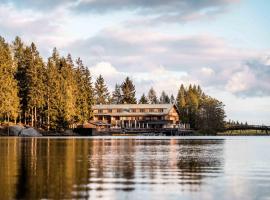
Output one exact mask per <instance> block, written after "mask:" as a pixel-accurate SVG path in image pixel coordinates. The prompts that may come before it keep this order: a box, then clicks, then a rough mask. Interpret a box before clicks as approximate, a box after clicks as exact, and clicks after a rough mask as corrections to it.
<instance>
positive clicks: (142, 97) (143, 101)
mask: <svg viewBox="0 0 270 200" xmlns="http://www.w3.org/2000/svg"><path fill="white" fill-rule="evenodd" d="M139 104H148V99H147V97H146V96H145V94H144V93H143V94H142V96H141V98H140V100H139Z"/></svg>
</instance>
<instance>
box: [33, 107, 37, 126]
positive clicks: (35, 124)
mask: <svg viewBox="0 0 270 200" xmlns="http://www.w3.org/2000/svg"><path fill="white" fill-rule="evenodd" d="M34 126H35V127H37V107H36V106H35V116H34Z"/></svg>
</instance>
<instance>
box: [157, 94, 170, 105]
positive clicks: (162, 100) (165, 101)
mask: <svg viewBox="0 0 270 200" xmlns="http://www.w3.org/2000/svg"><path fill="white" fill-rule="evenodd" d="M170 102H171V100H170V97H169V96H168V95H167V94H166V93H165V91H162V92H161V95H160V98H159V103H160V104H168V103H170Z"/></svg>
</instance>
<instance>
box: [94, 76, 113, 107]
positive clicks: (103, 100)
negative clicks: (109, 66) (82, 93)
mask: <svg viewBox="0 0 270 200" xmlns="http://www.w3.org/2000/svg"><path fill="white" fill-rule="evenodd" d="M109 99H110V93H109V91H108V88H107V86H106V84H105V81H104V78H103V77H102V76H101V75H99V76H98V77H97V79H96V82H95V103H96V104H107V103H108V102H109Z"/></svg>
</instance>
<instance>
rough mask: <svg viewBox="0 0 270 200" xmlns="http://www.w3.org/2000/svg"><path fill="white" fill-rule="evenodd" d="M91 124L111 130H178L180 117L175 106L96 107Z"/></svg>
mask: <svg viewBox="0 0 270 200" xmlns="http://www.w3.org/2000/svg"><path fill="white" fill-rule="evenodd" d="M91 122H92V124H94V125H95V126H97V127H99V126H100V127H101V126H103V127H109V128H178V127H179V125H180V116H179V111H178V109H177V107H176V106H175V105H174V104H113V105H94V106H93V120H92V121H91Z"/></svg>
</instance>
